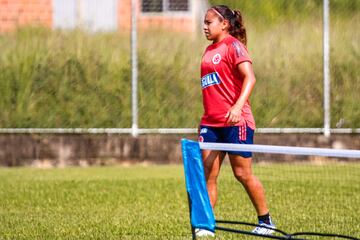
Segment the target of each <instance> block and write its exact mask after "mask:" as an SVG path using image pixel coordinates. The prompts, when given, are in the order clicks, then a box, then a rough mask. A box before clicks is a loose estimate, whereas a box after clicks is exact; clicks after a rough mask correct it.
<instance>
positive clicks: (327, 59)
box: [323, 0, 330, 137]
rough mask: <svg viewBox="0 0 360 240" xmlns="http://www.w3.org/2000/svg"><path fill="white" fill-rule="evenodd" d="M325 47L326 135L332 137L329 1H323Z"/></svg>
mask: <svg viewBox="0 0 360 240" xmlns="http://www.w3.org/2000/svg"><path fill="white" fill-rule="evenodd" d="M323 5H324V9H323V11H324V12H323V24H324V26H323V47H324V50H323V51H324V52H323V54H324V60H323V61H324V62H323V64H324V66H323V68H324V135H325V137H330V35H329V21H330V19H329V0H324V1H323Z"/></svg>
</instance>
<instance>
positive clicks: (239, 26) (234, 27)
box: [210, 5, 247, 46]
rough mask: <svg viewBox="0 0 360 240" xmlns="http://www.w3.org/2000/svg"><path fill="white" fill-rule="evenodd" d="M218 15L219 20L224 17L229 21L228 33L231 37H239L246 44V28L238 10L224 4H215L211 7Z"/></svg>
mask: <svg viewBox="0 0 360 240" xmlns="http://www.w3.org/2000/svg"><path fill="white" fill-rule="evenodd" d="M210 9H212V10H213V11H215V12H216V13H217V14H218V15H219V18H221V17H222V19H220V20H221V21H223V20H224V19H226V20H228V21H229V29H228V30H229V33H230V35H232V36H233V37H235V38H237V39H239V41H240V42H242V43H243V44H244V45H245V46H246V44H247V37H246V29H245V26H244V21H243V17H242V15H241V12H240V11H239V10H231V9H230V8H229V7H228V6H226V5H216V6H213V7H212V8H210Z"/></svg>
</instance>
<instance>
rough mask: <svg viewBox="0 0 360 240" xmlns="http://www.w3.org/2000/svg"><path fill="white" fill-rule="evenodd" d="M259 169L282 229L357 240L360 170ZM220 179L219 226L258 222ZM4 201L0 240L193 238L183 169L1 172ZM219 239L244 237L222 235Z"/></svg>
mask: <svg viewBox="0 0 360 240" xmlns="http://www.w3.org/2000/svg"><path fill="white" fill-rule="evenodd" d="M254 170H255V172H256V174H257V176H258V177H259V178H260V179H261V180H262V182H263V184H264V186H265V188H266V190H267V198H268V202H269V205H270V207H271V212H272V215H273V218H274V220H275V222H276V224H277V226H278V227H279V228H280V229H282V230H284V231H286V232H297V231H316V232H332V233H339V234H346V235H352V236H356V237H360V233H359V232H360V231H359V229H360V216H359V213H360V164H355V163H351V164H330V165H309V164H297V165H284V164H268V165H264V164H256V165H255V166H254ZM220 176H221V177H220V179H219V184H220V187H219V192H220V193H219V194H220V196H219V202H218V206H217V207H216V209H215V214H216V217H217V219H226V220H239V221H248V222H255V221H256V215H255V213H254V210H253V208H252V206H251V204H250V201H249V200H248V199H247V195H246V194H245V192H244V190H243V189H242V187H241V186H239V185H238V184H237V183H236V181H235V180H234V178H233V177H232V175H231V170H230V168H229V166H228V165H224V168H223V169H222V172H221V175H220ZM0 199H1V201H0V239H2V240H3V239H191V235H190V228H189V215H188V205H187V197H186V191H185V182H184V174H183V167H182V166H181V165H172V166H131V167H121V166H115V167H91V168H66V169H34V168H2V169H0ZM243 229H247V228H243ZM216 238H217V239H238V238H239V236H238V235H232V234H227V233H222V232H218V233H217V237H216ZM249 239H250V238H249Z"/></svg>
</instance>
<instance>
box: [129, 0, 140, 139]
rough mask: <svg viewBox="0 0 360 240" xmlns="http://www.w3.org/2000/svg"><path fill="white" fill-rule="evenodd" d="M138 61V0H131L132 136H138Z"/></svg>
mask: <svg viewBox="0 0 360 240" xmlns="http://www.w3.org/2000/svg"><path fill="white" fill-rule="evenodd" d="M137 81H138V62H137V0H131V99H132V101H131V104H132V105H131V106H132V108H131V109H132V127H131V129H132V136H133V137H137V136H138V134H139V131H138V96H137V95H138V90H137V85H138V83H137Z"/></svg>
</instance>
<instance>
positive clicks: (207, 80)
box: [201, 72, 221, 89]
mask: <svg viewBox="0 0 360 240" xmlns="http://www.w3.org/2000/svg"><path fill="white" fill-rule="evenodd" d="M220 83H221V81H220V77H219V74H218V73H217V72H213V73H209V74H206V75H205V76H203V77H202V78H201V88H202V89H204V88H207V87H210V86H212V85H216V84H220Z"/></svg>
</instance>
